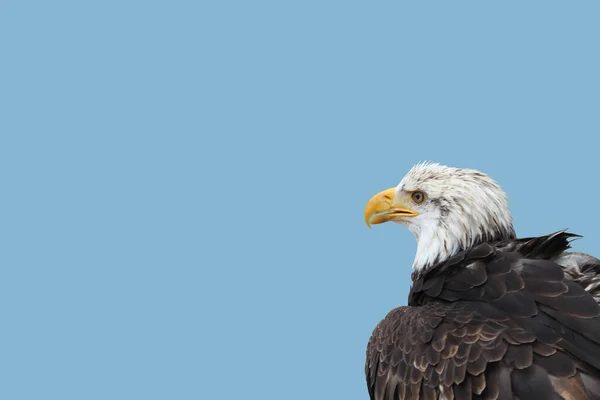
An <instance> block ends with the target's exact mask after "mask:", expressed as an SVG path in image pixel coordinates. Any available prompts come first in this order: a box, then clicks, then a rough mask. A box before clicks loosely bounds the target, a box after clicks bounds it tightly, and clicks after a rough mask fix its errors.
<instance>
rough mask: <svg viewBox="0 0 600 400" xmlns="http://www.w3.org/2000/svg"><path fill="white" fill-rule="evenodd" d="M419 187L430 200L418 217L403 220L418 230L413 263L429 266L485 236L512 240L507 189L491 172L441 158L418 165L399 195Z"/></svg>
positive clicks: (421, 206)
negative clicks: (449, 163) (440, 161)
mask: <svg viewBox="0 0 600 400" xmlns="http://www.w3.org/2000/svg"><path fill="white" fill-rule="evenodd" d="M415 190H419V191H422V192H424V193H425V195H426V200H425V201H424V202H423V203H422V204H419V205H415V207H416V208H415V211H418V212H419V215H417V216H416V217H411V218H405V219H403V220H402V221H401V223H402V224H404V225H406V226H407V228H408V229H409V230H410V231H411V232H412V233H413V234H414V235H415V237H416V239H417V252H416V256H415V260H414V263H413V268H414V269H415V270H417V271H421V270H424V269H427V268H429V267H431V266H432V265H434V264H435V263H436V262H439V261H443V260H445V259H447V258H448V257H450V256H452V255H454V254H456V253H458V252H459V251H461V250H465V249H468V248H470V247H472V246H474V245H476V244H478V243H480V242H481V241H492V240H505V239H513V238H514V237H515V231H514V228H513V222H512V215H511V213H510V211H509V209H508V201H507V196H506V194H505V193H504V191H503V190H502V188H501V187H500V186H499V185H498V184H497V183H496V182H495V181H494V180H493V179H491V178H490V177H489V176H487V175H486V174H484V173H482V172H479V171H476V170H473V169H466V168H453V167H448V166H445V165H440V164H437V163H421V164H417V165H415V166H414V167H413V168H412V169H411V170H410V171H409V172H408V173H407V174H406V176H405V177H404V178H403V179H402V181H401V182H400V184H398V186H397V187H396V196H401V195H402V194H403V193H410V192H412V191H415Z"/></svg>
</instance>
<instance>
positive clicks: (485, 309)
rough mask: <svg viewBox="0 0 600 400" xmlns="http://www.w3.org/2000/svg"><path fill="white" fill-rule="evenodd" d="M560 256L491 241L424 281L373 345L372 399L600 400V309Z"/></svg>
mask: <svg viewBox="0 0 600 400" xmlns="http://www.w3.org/2000/svg"><path fill="white" fill-rule="evenodd" d="M565 235H566V234H565ZM537 240H539V239H537ZM565 240H566V237H560V236H558V237H557V236H554V237H552V236H550V237H546V238H545V240H542V241H541V242H540V244H539V245H540V246H542V245H543V246H546V248H555V247H560V246H558V245H557V244H556V243H555V244H554V246H552V243H548V242H552V241H565ZM538 250H539V249H538ZM552 257H555V254H550V253H546V254H544V253H543V252H537V253H536V252H527V253H525V255H524V253H523V252H519V251H516V250H515V249H508V250H507V249H503V248H502V247H495V246H492V245H489V244H481V245H479V246H477V247H475V248H473V249H471V250H469V251H467V252H463V253H461V254H458V255H457V256H455V257H452V258H451V259H449V260H448V261H447V262H446V263H444V264H443V265H441V266H438V267H436V268H435V269H434V270H433V271H432V272H431V273H428V274H427V275H425V276H423V277H420V278H417V279H415V281H414V283H413V287H412V289H411V295H410V298H409V306H407V307H400V308H397V309H394V310H392V311H391V312H390V313H389V314H388V315H387V316H386V318H385V319H384V320H383V321H381V322H380V323H379V325H378V326H377V328H375V331H374V332H373V335H372V337H371V339H370V341H369V344H368V347H367V361H366V366H365V372H366V377H367V385H368V390H369V394H370V397H371V399H372V400H395V399H480V398H481V399H502V400H504V399H521V400H523V399H533V398H534V396H536V397H537V398H539V399H600V306H599V305H598V303H597V302H596V301H595V300H594V298H593V297H592V295H590V293H588V292H586V291H585V290H584V288H583V287H582V286H581V285H580V284H578V283H577V282H576V281H575V280H573V279H570V277H569V275H566V274H565V273H564V271H563V269H562V268H561V266H560V265H559V264H557V263H556V262H554V261H552V260H551V259H546V258H552Z"/></svg>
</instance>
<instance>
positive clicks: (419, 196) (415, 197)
mask: <svg viewBox="0 0 600 400" xmlns="http://www.w3.org/2000/svg"><path fill="white" fill-rule="evenodd" d="M410 197H411V198H412V201H414V202H415V203H417V204H421V203H422V202H424V201H425V193H423V192H421V191H420V190H417V191H414V192H412V194H411V196H410Z"/></svg>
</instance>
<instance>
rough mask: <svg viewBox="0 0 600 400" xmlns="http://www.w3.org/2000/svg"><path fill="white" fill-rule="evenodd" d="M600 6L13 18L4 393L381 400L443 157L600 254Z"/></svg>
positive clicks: (2, 56) (11, 8) (62, 4)
mask: <svg viewBox="0 0 600 400" xmlns="http://www.w3.org/2000/svg"><path fill="white" fill-rule="evenodd" d="M599 4H600V3H598V2H597V1H594V2H591V1H589V2H577V3H573V2H558V1H543V2H542V1H531V2H488V1H486V2H483V1H467V2H464V1H463V2H456V1H453V2H447V1H446V2H416V1H413V2H407V1H398V0H396V1H383V2H373V1H361V2H358V1H348V0H346V1H295V2H290V1H270V2H267V1H196V2H192V1H189V2H183V1H170V2H167V1H164V2H158V1H118V2H117V1H97V2H82V1H46V2H41V1H40V2H35V1H16V0H4V1H3V2H2V3H1V4H0V60H1V62H0V134H1V142H0V171H1V177H2V196H1V199H2V200H1V204H2V212H1V220H0V232H1V237H0V240H1V245H0V249H1V250H0V262H1V271H2V273H1V276H0V304H1V306H0V310H1V316H2V321H1V326H0V328H1V329H0V332H1V333H0V337H1V338H2V345H1V347H0V349H1V350H0V369H1V370H0V374H1V376H2V379H1V380H2V384H1V385H0V397H1V398H3V399H11V400H17V399H60V400H66V399H145V400H146V399H202V400H204V399H238V398H244V399H260V400H267V399H290V400H296V399H298V400H300V399H302V400H304V399H345V400H354V399H357V400H358V399H366V398H367V393H366V386H365V384H364V377H363V363H364V352H365V348H366V344H367V341H368V339H369V336H370V334H371V331H372V329H373V328H374V327H375V325H376V324H377V323H378V321H379V320H380V319H381V318H383V317H384V316H385V314H386V313H387V312H388V311H389V310H390V309H392V308H394V307H396V306H399V305H403V304H405V303H406V298H407V293H408V289H409V284H410V272H411V270H410V265H411V262H412V259H413V255H414V251H415V241H414V239H413V238H412V236H411V235H410V234H409V233H408V232H407V231H405V230H403V229H402V228H401V227H398V226H392V225H390V226H387V225H383V226H377V227H375V228H374V229H372V230H369V229H367V227H366V226H365V224H364V221H363V207H364V205H365V203H366V201H367V200H368V199H369V198H370V197H371V195H373V194H374V193H376V192H377V191H379V190H382V189H386V188H388V187H390V186H394V185H396V184H397V183H398V182H399V181H400V179H401V178H402V176H403V175H404V174H405V173H406V171H407V170H408V169H409V168H410V167H411V166H412V165H413V164H414V163H416V162H418V161H422V160H433V161H439V162H442V163H446V164H450V165H453V166H464V167H473V168H477V169H480V170H483V171H485V172H487V173H489V174H490V175H492V176H493V177H494V178H496V179H497V180H498V181H499V182H500V183H501V184H502V186H503V187H504V188H505V189H506V191H507V192H508V193H509V195H510V200H511V208H512V211H513V213H514V216H515V223H516V228H517V231H518V233H519V235H520V236H529V235H542V234H547V233H550V232H553V231H556V230H559V229H562V228H570V229H571V230H573V231H575V232H578V233H581V234H583V235H585V238H584V239H582V240H580V241H578V242H576V247H577V248H578V249H581V250H584V251H589V252H592V253H595V254H596V255H599V254H600V244H599V243H600V228H598V214H597V212H596V210H597V207H598V198H599V195H600V191H599V189H598V183H599V182H598V180H597V176H598V154H599V152H598V140H597V139H596V138H595V137H597V135H598V134H599V133H600V132H599V130H600V118H599V115H600V73H599V71H600V52H599V38H600V25H599V24H598V15H600V5H599Z"/></svg>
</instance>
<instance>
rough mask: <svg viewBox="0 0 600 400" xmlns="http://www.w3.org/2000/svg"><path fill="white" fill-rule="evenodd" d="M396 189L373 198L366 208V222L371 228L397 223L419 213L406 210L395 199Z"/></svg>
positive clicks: (380, 193) (388, 190) (385, 191)
mask: <svg viewBox="0 0 600 400" xmlns="http://www.w3.org/2000/svg"><path fill="white" fill-rule="evenodd" d="M395 192H396V188H390V189H387V190H384V191H383V192H379V193H377V194H376V195H375V196H373V197H371V200H369V202H368V203H367V206H366V207H365V222H366V223H367V225H368V226H369V228H370V227H371V224H373V225H375V224H382V223H384V222H388V221H395V220H399V219H402V218H404V217H414V216H417V215H419V213H418V212H416V211H413V210H411V209H408V208H406V207H405V206H404V205H402V204H399V202H397V201H396V200H395V199H394V194H395Z"/></svg>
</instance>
